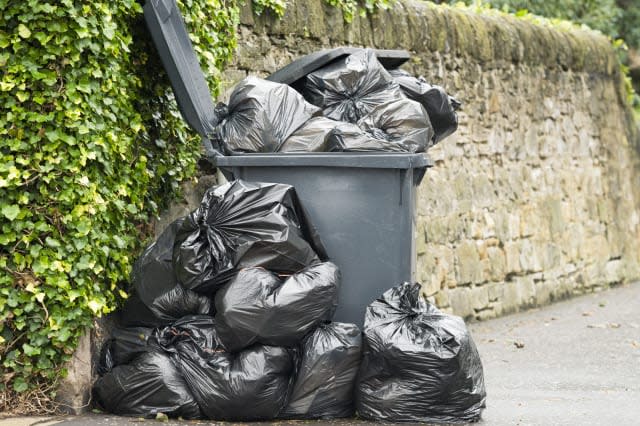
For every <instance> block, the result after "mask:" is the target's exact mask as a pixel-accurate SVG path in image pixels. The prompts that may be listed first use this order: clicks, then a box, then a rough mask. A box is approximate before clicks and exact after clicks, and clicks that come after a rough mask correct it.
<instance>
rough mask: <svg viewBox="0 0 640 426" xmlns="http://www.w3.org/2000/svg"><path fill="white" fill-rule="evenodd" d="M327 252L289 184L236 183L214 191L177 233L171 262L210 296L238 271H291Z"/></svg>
mask: <svg viewBox="0 0 640 426" xmlns="http://www.w3.org/2000/svg"><path fill="white" fill-rule="evenodd" d="M325 257H326V254H325V253H324V249H323V248H322V244H321V242H320V239H319V237H318V235H317V232H316V231H315V229H314V228H313V227H312V226H311V225H310V224H309V222H308V220H307V217H306V214H305V213H304V211H303V210H302V208H301V207H300V204H299V201H298V198H297V196H296V193H295V190H294V188H293V187H292V186H290V185H285V184H278V183H256V182H246V181H243V180H236V181H232V182H229V183H227V184H225V185H221V186H218V187H213V188H210V189H209V190H208V191H207V192H206V193H205V195H204V197H203V199H202V202H201V204H200V206H199V207H198V208H197V209H196V210H194V211H193V212H192V213H191V214H189V215H188V216H187V217H186V218H185V220H184V222H183V223H182V226H181V227H180V229H179V230H178V234H177V236H176V241H175V244H174V251H173V263H174V266H175V268H176V274H177V276H178V280H179V281H180V283H181V284H182V285H183V286H184V287H186V288H189V289H192V290H194V291H197V292H199V293H205V294H211V293H214V292H215V291H216V290H217V289H218V288H219V287H221V286H222V285H224V284H225V282H227V281H228V280H229V279H230V278H231V277H232V276H233V274H234V273H235V269H236V268H238V269H240V268H246V267H253V266H261V267H264V268H267V269H270V270H273V271H276V272H279V273H285V274H287V273H293V272H296V271H299V270H300V269H302V268H304V267H306V266H308V265H311V264H313V263H316V262H319V261H320V258H325Z"/></svg>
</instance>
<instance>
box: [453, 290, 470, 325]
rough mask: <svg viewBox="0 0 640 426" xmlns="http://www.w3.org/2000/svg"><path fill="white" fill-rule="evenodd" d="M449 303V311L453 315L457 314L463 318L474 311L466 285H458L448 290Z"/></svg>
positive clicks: (468, 316)
mask: <svg viewBox="0 0 640 426" xmlns="http://www.w3.org/2000/svg"><path fill="white" fill-rule="evenodd" d="M449 303H450V304H451V311H452V312H453V313H454V314H455V315H459V316H461V317H462V318H465V319H467V318H471V317H473V314H474V312H473V304H472V297H471V289H469V288H466V287H458V288H455V289H453V290H450V291H449Z"/></svg>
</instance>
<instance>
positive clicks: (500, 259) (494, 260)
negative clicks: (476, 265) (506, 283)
mask: <svg viewBox="0 0 640 426" xmlns="http://www.w3.org/2000/svg"><path fill="white" fill-rule="evenodd" d="M487 260H488V263H489V271H488V272H489V274H488V276H487V277H486V280H487V281H502V280H503V279H504V276H505V270H506V268H507V262H506V258H505V254H504V251H503V250H502V249H501V248H499V247H488V248H487Z"/></svg>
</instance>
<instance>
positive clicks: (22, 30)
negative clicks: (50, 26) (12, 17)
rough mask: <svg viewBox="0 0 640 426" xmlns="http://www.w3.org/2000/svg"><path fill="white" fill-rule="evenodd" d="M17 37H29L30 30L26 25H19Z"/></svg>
mask: <svg viewBox="0 0 640 426" xmlns="http://www.w3.org/2000/svg"><path fill="white" fill-rule="evenodd" d="M18 35H19V36H20V37H22V38H29V37H31V30H29V28H27V26H26V25H24V24H20V25H18Z"/></svg>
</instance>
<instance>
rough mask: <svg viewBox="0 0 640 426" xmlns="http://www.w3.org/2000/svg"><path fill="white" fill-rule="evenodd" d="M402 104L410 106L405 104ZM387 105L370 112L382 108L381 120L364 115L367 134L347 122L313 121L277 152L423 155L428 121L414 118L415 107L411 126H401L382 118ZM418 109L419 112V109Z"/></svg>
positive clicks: (408, 123) (315, 119)
mask: <svg viewBox="0 0 640 426" xmlns="http://www.w3.org/2000/svg"><path fill="white" fill-rule="evenodd" d="M405 101H406V102H412V101H408V100H405ZM398 102H403V101H398ZM386 105H387V104H383V105H381V106H379V107H376V109H374V111H373V112H372V114H374V113H375V112H376V110H377V109H378V108H382V111H381V113H380V116H379V115H376V116H375V117H369V115H367V116H365V117H364V118H363V119H362V120H361V121H362V122H363V123H365V124H363V126H364V127H365V128H367V129H369V130H367V131H365V130H363V129H362V128H360V127H358V125H356V124H352V123H347V122H346V121H335V120H332V119H330V118H326V117H315V118H312V119H311V120H309V121H308V122H307V124H305V125H304V126H302V127H301V128H300V129H298V131H296V132H295V133H294V134H293V135H291V137H289V139H287V140H286V141H285V143H284V144H283V145H282V147H281V148H280V152H375V151H384V152H420V150H422V151H424V147H425V146H426V145H427V143H428V142H429V140H428V139H424V136H427V133H428V132H429V128H428V127H426V126H428V124H426V123H427V121H426V120H428V118H427V119H426V120H425V119H422V120H420V118H419V115H418V114H415V113H416V112H418V113H419V110H418V109H417V108H415V105H411V106H412V107H414V108H413V112H414V114H413V116H411V115H409V116H408V117H409V120H413V123H411V122H409V121H406V122H402V121H401V120H396V119H395V117H393V116H391V117H389V116H387V115H386V114H384V111H385V109H384V108H385V107H386ZM392 106H395V105H392ZM405 106H406V105H405ZM417 106H418V107H420V108H422V107H421V106H420V105H417ZM399 107H400V108H397V109H398V111H401V112H405V111H402V109H409V111H407V112H408V113H409V114H411V113H412V111H411V108H403V106H402V105H399ZM416 118H417V120H416ZM383 120H384V121H383ZM419 121H422V123H421V124H420V123H419ZM368 123H372V125H379V126H383V127H384V128H385V129H387V130H389V131H390V132H391V134H390V133H386V132H385V130H384V129H380V128H375V127H371V128H369V127H368ZM413 124H418V125H420V126H423V127H421V128H411V125H413ZM405 127H406V128H405ZM402 130H406V133H405V134H403V133H401V131H402ZM395 135H398V136H395Z"/></svg>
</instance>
